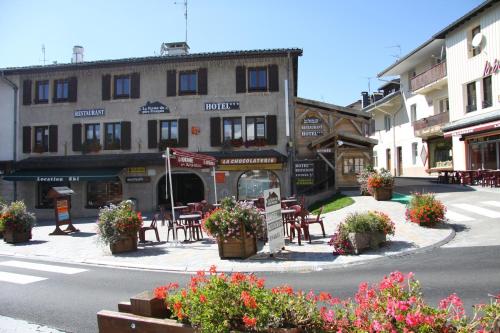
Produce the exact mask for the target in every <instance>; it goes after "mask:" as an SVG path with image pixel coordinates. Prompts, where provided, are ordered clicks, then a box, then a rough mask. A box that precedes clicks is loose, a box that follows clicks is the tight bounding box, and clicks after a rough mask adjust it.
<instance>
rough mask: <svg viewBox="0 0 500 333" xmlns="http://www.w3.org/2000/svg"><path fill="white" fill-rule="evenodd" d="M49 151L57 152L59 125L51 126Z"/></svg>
mask: <svg viewBox="0 0 500 333" xmlns="http://www.w3.org/2000/svg"><path fill="white" fill-rule="evenodd" d="M49 152H51V153H57V125H50V126H49Z"/></svg>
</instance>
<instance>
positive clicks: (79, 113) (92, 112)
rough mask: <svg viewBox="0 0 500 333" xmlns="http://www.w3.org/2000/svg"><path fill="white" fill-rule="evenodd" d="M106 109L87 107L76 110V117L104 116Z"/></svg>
mask: <svg viewBox="0 0 500 333" xmlns="http://www.w3.org/2000/svg"><path fill="white" fill-rule="evenodd" d="M104 114H105V111H104V109H86V110H76V111H75V112H74V116H75V118H86V117H102V116H104Z"/></svg>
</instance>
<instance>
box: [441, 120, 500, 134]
mask: <svg viewBox="0 0 500 333" xmlns="http://www.w3.org/2000/svg"><path fill="white" fill-rule="evenodd" d="M494 128H499V129H500V120H496V121H492V122H489V123H486V124H480V125H475V126H470V127H465V128H460V129H457V130H454V131H450V132H445V133H444V137H445V138H449V137H451V136H461V135H464V134H471V133H477V132H481V131H487V130H490V129H494Z"/></svg>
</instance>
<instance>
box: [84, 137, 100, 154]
mask: <svg viewBox="0 0 500 333" xmlns="http://www.w3.org/2000/svg"><path fill="white" fill-rule="evenodd" d="M101 149H102V146H101V143H100V142H99V140H86V141H85V142H84V143H83V145H82V152H83V153H84V154H88V153H97V152H99V151H101Z"/></svg>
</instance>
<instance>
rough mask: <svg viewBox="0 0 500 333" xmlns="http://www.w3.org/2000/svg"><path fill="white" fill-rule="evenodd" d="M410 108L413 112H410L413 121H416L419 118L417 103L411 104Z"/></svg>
mask: <svg viewBox="0 0 500 333" xmlns="http://www.w3.org/2000/svg"><path fill="white" fill-rule="evenodd" d="M410 110H411V114H410V117H411V122H414V121H416V120H417V104H412V105H411V106H410Z"/></svg>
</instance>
